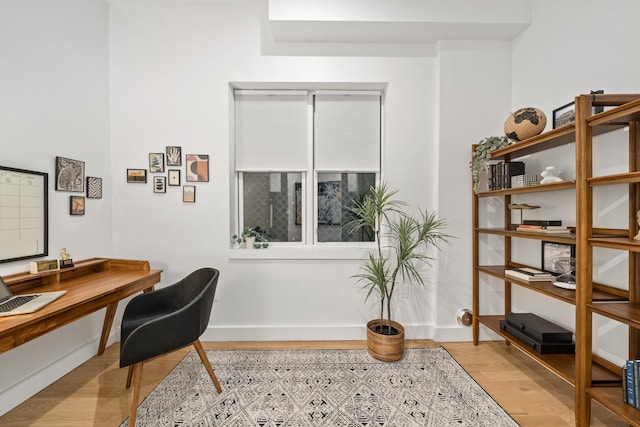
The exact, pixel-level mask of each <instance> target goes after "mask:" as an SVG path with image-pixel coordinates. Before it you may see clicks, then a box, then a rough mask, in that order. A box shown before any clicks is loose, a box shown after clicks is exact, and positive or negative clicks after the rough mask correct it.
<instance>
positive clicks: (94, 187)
mask: <svg viewBox="0 0 640 427" xmlns="http://www.w3.org/2000/svg"><path fill="white" fill-rule="evenodd" d="M101 198H102V178H97V177H95V176H88V177H87V199H101Z"/></svg>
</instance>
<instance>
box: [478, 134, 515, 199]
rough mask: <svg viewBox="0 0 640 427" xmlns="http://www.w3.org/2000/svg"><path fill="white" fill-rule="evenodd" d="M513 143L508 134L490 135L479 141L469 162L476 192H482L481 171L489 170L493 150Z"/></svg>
mask: <svg viewBox="0 0 640 427" xmlns="http://www.w3.org/2000/svg"><path fill="white" fill-rule="evenodd" d="M513 143H514V141H512V140H511V139H509V138H507V137H506V136H489V137H486V138H484V139H483V140H481V141H480V142H479V143H478V146H477V147H476V149H475V151H474V152H473V153H472V154H471V161H470V162H469V168H470V169H471V174H472V176H473V191H474V192H475V193H476V194H477V193H479V192H480V172H487V171H488V169H489V160H491V152H492V151H494V150H497V149H498V148H503V147H506V146H508V145H511V144H513Z"/></svg>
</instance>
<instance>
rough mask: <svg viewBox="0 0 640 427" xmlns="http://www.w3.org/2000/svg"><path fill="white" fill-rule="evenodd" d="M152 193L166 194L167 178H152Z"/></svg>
mask: <svg viewBox="0 0 640 427" xmlns="http://www.w3.org/2000/svg"><path fill="white" fill-rule="evenodd" d="M153 192H154V193H166V192H167V177H166V176H154V177H153Z"/></svg>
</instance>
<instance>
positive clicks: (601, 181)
mask: <svg viewBox="0 0 640 427" xmlns="http://www.w3.org/2000/svg"><path fill="white" fill-rule="evenodd" d="M587 181H588V182H589V184H590V185H591V186H592V187H595V186H597V185H614V184H633V183H637V182H640V172H628V173H620V174H615V175H605V176H597V177H593V178H589V179H588V180H587Z"/></svg>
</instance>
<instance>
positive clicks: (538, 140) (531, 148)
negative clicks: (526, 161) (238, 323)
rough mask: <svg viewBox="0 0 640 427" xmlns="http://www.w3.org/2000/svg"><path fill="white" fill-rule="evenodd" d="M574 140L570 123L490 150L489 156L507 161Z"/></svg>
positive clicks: (573, 132) (573, 129)
mask: <svg viewBox="0 0 640 427" xmlns="http://www.w3.org/2000/svg"><path fill="white" fill-rule="evenodd" d="M575 140H576V137H575V125H574V124H570V125H566V126H562V127H559V128H557V129H553V130H550V131H548V132H544V133H541V134H540V135H536V136H533V137H531V138H527V139H525V140H524V141H520V142H516V143H515V144H512V145H509V146H508V147H504V148H500V149H497V150H495V151H492V152H491V158H492V159H493V160H507V161H508V160H511V159H515V158H517V157H522V156H526V155H528V154H534V153H537V152H539V151H543V150H549V149H551V148H555V147H560V146H561V145H565V144H569V143H571V142H575Z"/></svg>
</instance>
